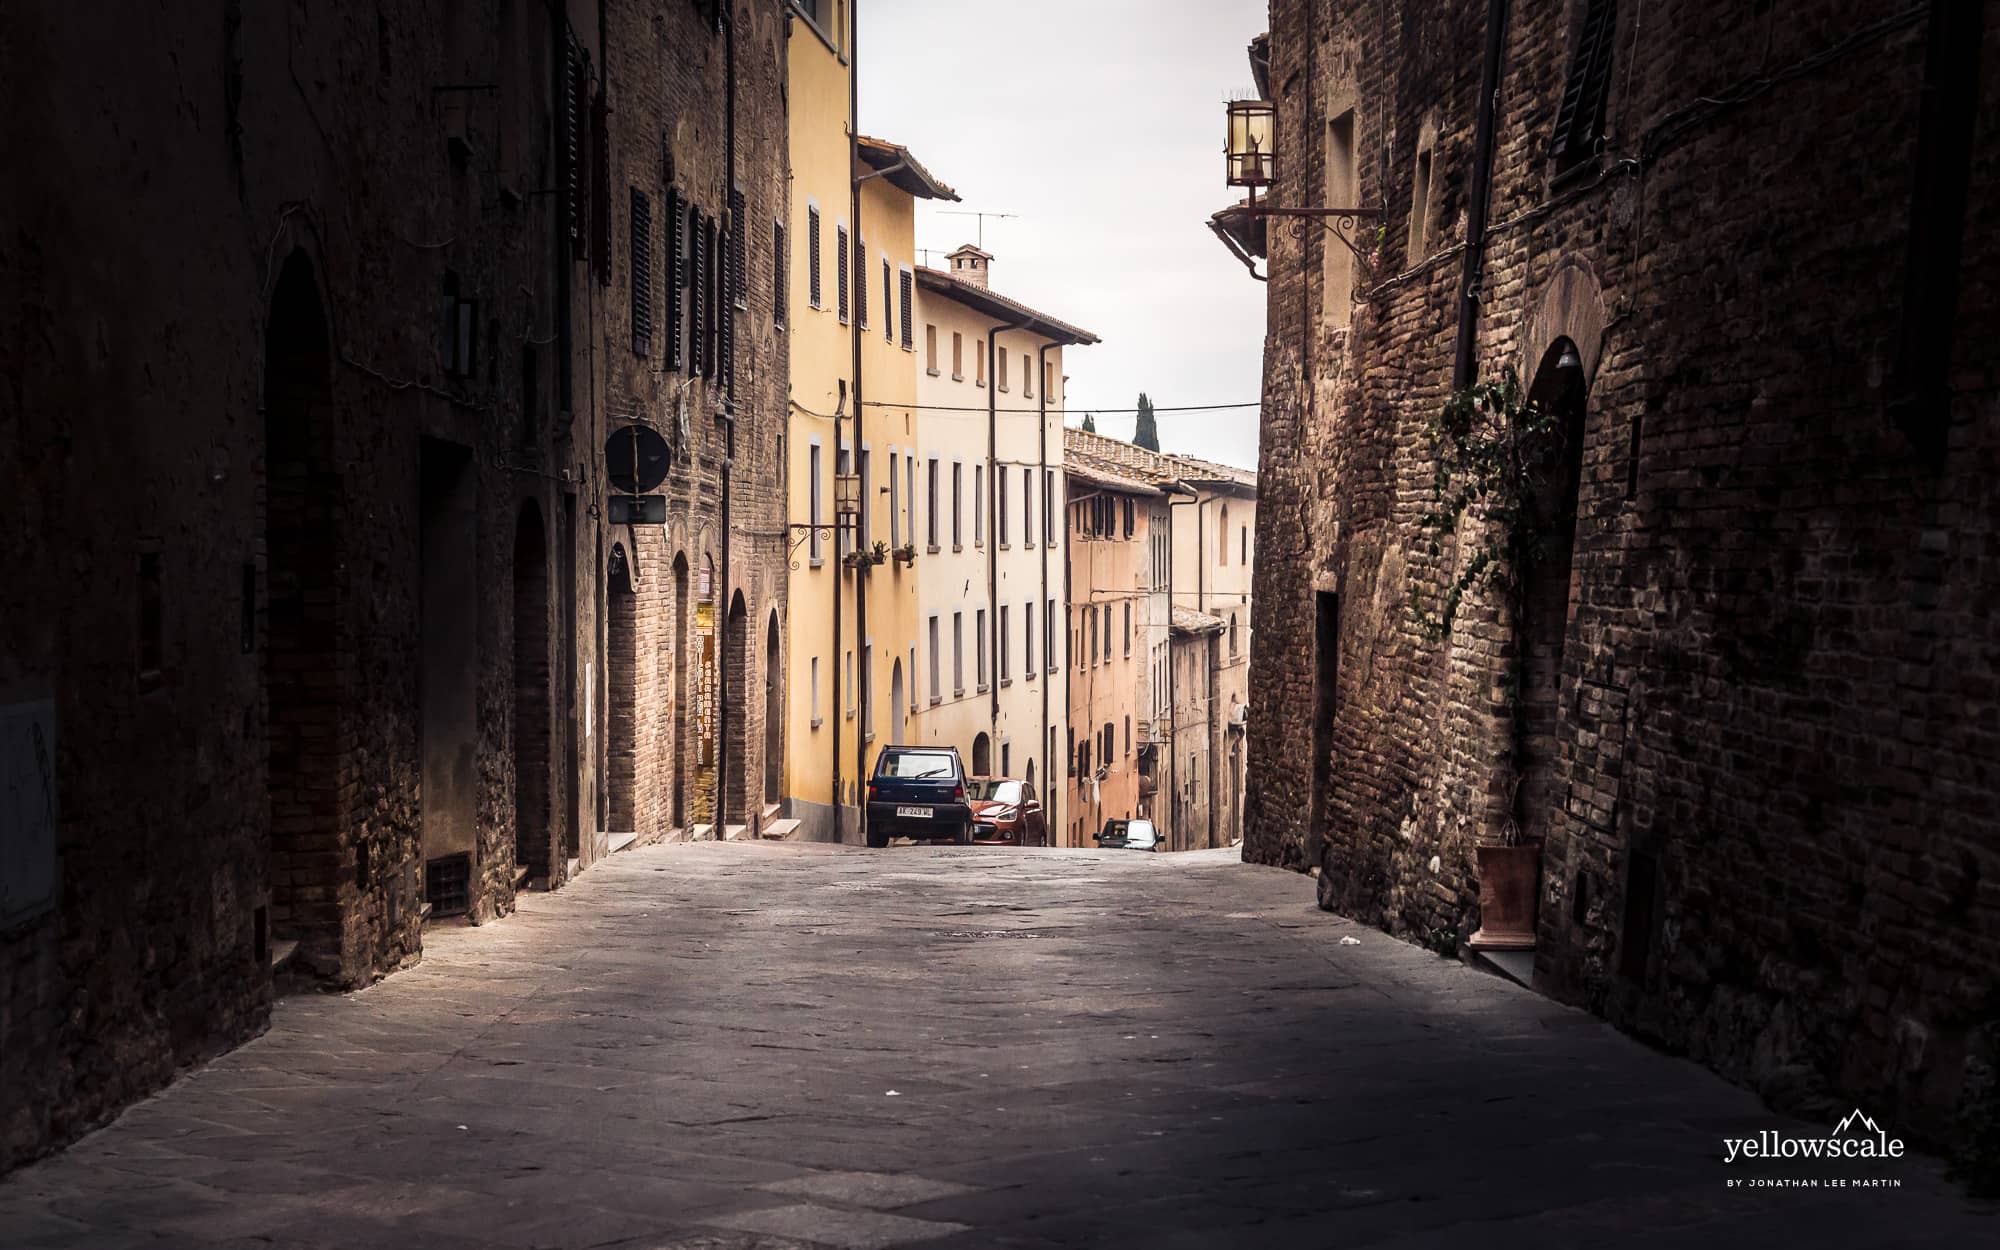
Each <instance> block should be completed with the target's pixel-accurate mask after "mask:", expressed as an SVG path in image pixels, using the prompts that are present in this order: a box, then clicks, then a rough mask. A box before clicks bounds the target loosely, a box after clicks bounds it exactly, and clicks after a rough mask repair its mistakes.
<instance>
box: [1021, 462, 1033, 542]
mask: <svg viewBox="0 0 2000 1250" xmlns="http://www.w3.org/2000/svg"><path fill="white" fill-rule="evenodd" d="M1021 545H1022V546H1024V547H1032V546H1034V545H1035V471H1034V470H1033V469H1030V468H1028V467H1027V466H1026V465H1023V466H1021Z"/></svg>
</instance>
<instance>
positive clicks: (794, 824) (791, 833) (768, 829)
mask: <svg viewBox="0 0 2000 1250" xmlns="http://www.w3.org/2000/svg"><path fill="white" fill-rule="evenodd" d="M801 823H802V822H800V821H798V820H773V821H768V822H766V823H765V825H764V828H763V831H762V832H761V833H760V834H759V835H758V836H760V837H765V838H771V839H775V840H779V841H782V840H784V839H786V838H792V837H797V836H798V832H799V825H800V824H801Z"/></svg>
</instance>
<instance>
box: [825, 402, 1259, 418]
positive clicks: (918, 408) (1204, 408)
mask: <svg viewBox="0 0 2000 1250" xmlns="http://www.w3.org/2000/svg"><path fill="white" fill-rule="evenodd" d="M862 406H863V407H866V408H901V409H903V410H904V411H906V412H988V411H991V412H1013V413H1039V412H1041V411H1042V409H1040V408H993V409H988V408H987V407H986V406H985V405H983V404H979V405H971V406H959V405H955V404H899V403H896V402H895V401H893V400H887V399H870V400H865V401H863V404H862ZM1263 406H1264V404H1263V401H1262V400H1256V399H1253V400H1250V401H1249V402H1247V403H1241V404H1183V405H1181V406H1180V407H1177V408H1155V409H1153V411H1154V412H1221V411H1223V410H1225V409H1229V408H1262V407H1263ZM1048 411H1049V412H1050V413H1052V414H1054V415H1056V416H1069V415H1070V414H1071V413H1072V412H1075V413H1080V414H1083V415H1086V416H1100V417H1115V416H1121V415H1125V414H1129V413H1135V412H1138V411H1139V410H1138V409H1137V408H1077V409H1065V408H1050V409H1048Z"/></svg>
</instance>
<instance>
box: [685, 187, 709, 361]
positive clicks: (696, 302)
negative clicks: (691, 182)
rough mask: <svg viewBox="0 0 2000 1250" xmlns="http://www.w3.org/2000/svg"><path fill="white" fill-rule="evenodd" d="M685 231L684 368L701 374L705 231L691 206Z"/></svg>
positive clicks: (703, 322)
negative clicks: (686, 320)
mask: <svg viewBox="0 0 2000 1250" xmlns="http://www.w3.org/2000/svg"><path fill="white" fill-rule="evenodd" d="M687 229H688V241H687V246H688V263H687V287H688V290H687V297H688V353H687V368H688V372H689V373H693V374H701V373H704V372H706V370H704V369H703V368H702V343H703V342H704V341H705V338H706V336H705V334H704V333H703V331H704V330H705V329H706V328H707V325H708V322H707V321H706V320H705V314H706V313H707V311H708V310H707V308H706V307H705V304H706V302H707V301H705V300H704V299H703V298H702V293H703V292H704V291H705V290H706V289H707V284H706V274H707V269H708V256H707V251H706V249H705V248H704V247H703V246H702V239H703V237H704V231H705V230H706V229H707V221H706V219H705V218H704V217H703V215H702V211H701V210H700V209H699V208H696V207H695V206H694V205H692V204H690V205H688V217H687Z"/></svg>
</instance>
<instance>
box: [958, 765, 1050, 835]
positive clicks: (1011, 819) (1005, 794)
mask: <svg viewBox="0 0 2000 1250" xmlns="http://www.w3.org/2000/svg"><path fill="white" fill-rule="evenodd" d="M965 801H966V804H967V805H968V806H969V807H971V808H972V840H973V841H974V842H986V843H997V844H999V845H1003V846H1047V845H1048V842H1049V822H1048V817H1047V816H1045V815H1044V814H1043V812H1042V805H1041V804H1040V803H1039V802H1037V801H1036V800H1035V788H1034V787H1033V786H1031V785H1029V784H1028V783H1027V782H1025V781H1016V780H1014V779H1013V778H1011V777H974V778H972V780H970V781H968V782H967V783H966V788H965Z"/></svg>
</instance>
